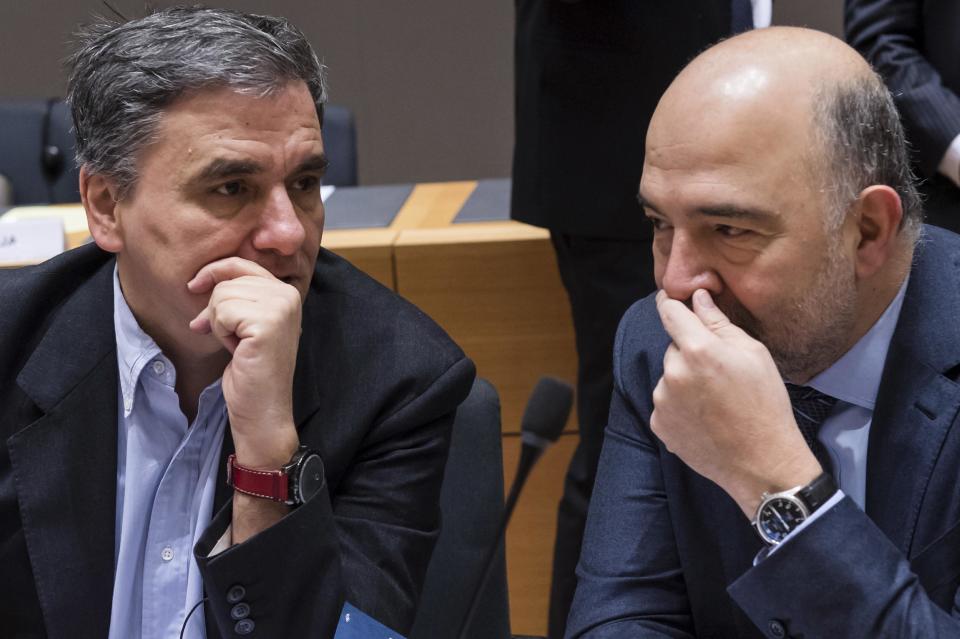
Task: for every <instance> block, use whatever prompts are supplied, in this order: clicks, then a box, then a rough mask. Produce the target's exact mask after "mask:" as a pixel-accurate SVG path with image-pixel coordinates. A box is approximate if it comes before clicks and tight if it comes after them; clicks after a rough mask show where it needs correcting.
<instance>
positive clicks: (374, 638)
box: [333, 603, 405, 639]
mask: <svg viewBox="0 0 960 639" xmlns="http://www.w3.org/2000/svg"><path fill="white" fill-rule="evenodd" d="M333 639H405V638H404V636H403V635H401V634H400V633H398V632H394V631H393V630H390V629H389V628H387V627H386V626H385V625H383V624H382V623H380V622H379V621H376V620H375V619H373V618H371V617H368V616H367V615H365V614H363V613H362V612H360V611H359V610H357V609H356V608H354V607H353V606H352V605H350V604H349V603H345V604H343V610H341V611H340V623H339V624H337V633H336V634H335V635H333Z"/></svg>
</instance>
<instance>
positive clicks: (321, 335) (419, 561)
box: [0, 8, 474, 639]
mask: <svg viewBox="0 0 960 639" xmlns="http://www.w3.org/2000/svg"><path fill="white" fill-rule="evenodd" d="M70 62H71V68H72V71H71V74H70V78H69V96H68V97H69V101H70V103H71V105H72V109H73V117H74V123H75V128H76V134H77V159H78V162H79V165H80V193H81V197H82V200H83V205H84V208H85V209H86V213H87V219H88V223H89V227H90V232H91V235H92V237H93V239H94V243H93V244H90V245H88V246H85V247H82V248H80V249H77V250H74V251H70V252H68V253H65V254H64V255H62V256H60V257H58V258H55V259H53V260H51V261H49V262H47V263H45V264H42V265H39V266H37V267H33V268H28V269H20V270H17V271H10V272H6V273H3V274H2V275H0V299H4V300H13V302H12V303H11V305H10V307H8V310H7V312H5V313H4V315H3V317H0V565H3V566H4V569H3V577H4V578H3V580H2V583H0V628H3V634H4V636H12V637H50V638H51V639H52V638H54V637H71V638H76V637H110V638H111V639H126V638H129V637H145V638H146V637H150V638H153V637H156V638H161V637H163V638H168V637H176V636H178V634H179V635H180V636H184V635H185V636H189V637H193V638H196V637H231V636H247V635H249V636H253V637H328V636H332V635H333V632H334V628H335V627H336V625H337V620H338V617H339V614H340V611H341V609H342V607H343V605H344V602H349V603H351V604H353V605H355V606H356V607H358V608H359V609H360V610H362V611H364V612H366V613H367V614H369V615H371V616H373V617H375V618H376V619H378V620H379V621H381V622H383V623H384V624H386V625H388V626H390V627H392V628H395V629H396V630H398V631H400V632H406V631H407V630H408V629H409V627H410V625H411V624H412V621H413V614H414V611H415V608H416V601H417V597H418V595H419V591H420V588H421V586H422V582H423V578H424V574H425V571H426V568H427V563H428V561H429V557H430V554H431V551H432V548H433V544H434V542H435V540H436V536H437V531H438V528H439V508H438V500H439V492H440V482H441V478H442V474H443V467H444V464H445V461H446V454H447V448H448V443H449V429H450V426H451V424H452V421H453V416H454V412H455V410H456V407H457V406H458V405H459V403H460V402H461V401H462V400H463V399H464V398H465V397H466V395H467V393H468V392H469V389H470V386H471V382H472V379H473V376H474V368H473V365H472V363H471V362H470V360H468V359H467V358H466V357H465V356H464V355H463V353H462V352H461V351H460V349H459V348H457V347H456V345H455V344H453V343H452V342H451V341H450V340H449V338H448V337H447V336H446V334H444V333H443V331H442V330H441V329H440V328H439V327H437V326H436V325H435V324H434V323H433V322H431V321H430V320H429V319H428V318H426V317H425V316H424V315H423V314H422V313H421V312H419V311H418V310H417V309H416V308H414V307H412V306H411V305H409V304H407V303H406V302H404V301H403V300H401V299H400V298H398V297H397V296H396V295H395V294H393V293H392V292H390V291H388V290H387V289H385V288H383V287H381V286H380V285H378V284H377V283H375V282H374V281H373V280H371V279H370V278H368V277H367V276H365V275H364V274H362V273H360V272H359V271H358V270H356V269H355V268H353V267H352V266H350V265H349V264H347V263H346V262H345V261H343V260H342V259H340V258H338V257H336V256H334V255H333V254H331V253H329V252H327V251H324V250H323V249H321V248H320V238H321V234H322V229H323V217H324V209H323V203H322V201H321V198H320V183H321V181H322V179H323V174H324V170H325V168H326V166H327V158H326V155H325V154H324V148H323V139H322V134H321V129H322V121H323V104H324V102H325V100H326V91H325V88H324V68H323V66H322V65H321V64H320V63H319V61H318V59H317V57H316V55H315V54H314V52H313V50H312V48H311V47H310V45H309V44H308V42H307V41H306V39H305V38H304V36H303V35H302V34H301V33H300V31H298V30H297V29H296V28H295V27H294V26H293V25H291V24H290V23H289V22H287V21H286V20H283V19H280V18H272V17H267V16H257V15H249V14H243V13H238V12H234V11H224V10H214V9H203V8H173V9H166V10H162V11H159V12H156V13H153V14H151V15H148V16H146V17H144V18H142V19H138V20H133V21H129V22H125V23H112V22H100V23H98V24H96V25H93V26H91V27H88V28H86V29H85V30H84V31H83V32H82V33H81V34H80V37H79V42H78V45H77V50H76V53H75V54H74V55H73V56H72V58H71V60H70ZM11 310H12V312H11ZM198 611H199V612H198Z"/></svg>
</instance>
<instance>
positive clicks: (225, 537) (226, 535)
mask: <svg viewBox="0 0 960 639" xmlns="http://www.w3.org/2000/svg"><path fill="white" fill-rule="evenodd" d="M814 514H816V513H814ZM803 523H804V524H805V523H807V522H803ZM800 525H801V526H803V524H800ZM232 545H233V524H228V525H227V529H226V530H224V531H223V534H222V535H220V539H219V540H217V543H216V545H215V546H214V547H213V550H211V551H210V554H209V555H207V557H214V556H216V555H219V554H220V553H222V552H223V551H224V550H227V549H228V548H230V546H232Z"/></svg>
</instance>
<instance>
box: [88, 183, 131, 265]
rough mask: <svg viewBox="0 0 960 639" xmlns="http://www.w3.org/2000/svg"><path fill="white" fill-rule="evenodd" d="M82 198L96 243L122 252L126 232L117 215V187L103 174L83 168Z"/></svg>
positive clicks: (115, 251)
mask: <svg viewBox="0 0 960 639" xmlns="http://www.w3.org/2000/svg"><path fill="white" fill-rule="evenodd" d="M80 200H81V201H82V202H83V208H84V210H85V211H86V212H87V226H88V227H89V228H90V235H91V236H93V240H94V241H95V242H96V243H97V246H99V247H100V248H102V249H103V250H104V251H109V252H111V253H119V252H120V251H121V249H123V233H122V229H121V227H120V220H119V219H118V217H117V188H116V186H115V185H114V184H113V182H112V180H110V178H108V177H106V176H105V175H103V174H101V173H90V172H89V171H87V167H85V166H84V167H81V168H80Z"/></svg>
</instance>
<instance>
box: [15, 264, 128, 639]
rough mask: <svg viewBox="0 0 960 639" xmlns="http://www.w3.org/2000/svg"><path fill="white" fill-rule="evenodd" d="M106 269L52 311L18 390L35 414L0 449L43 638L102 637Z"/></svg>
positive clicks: (111, 527) (109, 440)
mask: <svg viewBox="0 0 960 639" xmlns="http://www.w3.org/2000/svg"><path fill="white" fill-rule="evenodd" d="M112 273H113V261H112V260H110V261H109V262H107V264H105V265H104V266H103V267H101V268H100V269H99V271H97V273H96V274H95V275H94V276H93V277H92V278H91V279H90V280H88V281H87V282H85V283H84V284H83V285H82V286H81V287H80V288H79V289H78V290H77V291H76V293H75V294H74V295H72V296H71V297H70V298H69V299H68V300H67V301H66V302H65V303H64V305H63V307H62V308H61V309H60V312H59V313H58V315H57V316H56V318H55V319H54V320H53V321H52V322H51V325H50V327H49V329H48V330H47V331H46V333H45V335H44V338H43V340H42V341H41V342H40V344H39V345H38V346H37V348H36V349H35V350H34V352H33V354H32V356H31V358H30V359H29V360H28V362H27V364H26V365H25V366H24V368H23V369H22V370H21V372H20V375H19V376H18V377H17V383H18V384H19V386H20V387H21V388H22V389H23V391H24V392H25V393H26V394H27V395H28V396H29V397H30V398H31V400H32V401H33V402H34V403H35V404H36V405H37V407H38V408H39V409H40V411H42V412H43V415H42V416H41V417H40V418H39V419H38V420H36V421H35V422H33V423H32V424H30V425H29V426H27V427H26V428H24V429H22V430H21V431H19V432H18V433H17V434H15V435H14V436H12V437H11V438H10V439H9V440H8V445H9V450H10V460H11V466H12V468H13V475H14V480H15V482H16V487H17V499H18V504H19V508H20V517H21V521H22V524H23V531H24V537H25V539H26V544H27V549H28V553H29V555H30V563H31V566H32V569H33V573H34V579H35V583H36V588H37V593H38V595H39V598H40V605H41V608H42V610H43V615H44V619H45V620H46V623H47V635H48V636H49V637H50V639H58V638H67V637H72V636H76V633H77V632H78V629H83V632H82V634H83V635H84V636H106V635H107V631H108V627H109V621H110V607H111V599H112V592H113V566H114V533H115V512H116V482H117V478H116V468H117V361H116V346H115V337H114V331H113V289H112V280H111V278H112Z"/></svg>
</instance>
